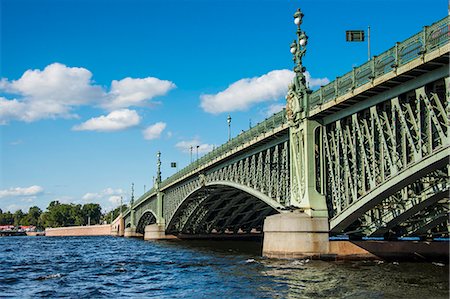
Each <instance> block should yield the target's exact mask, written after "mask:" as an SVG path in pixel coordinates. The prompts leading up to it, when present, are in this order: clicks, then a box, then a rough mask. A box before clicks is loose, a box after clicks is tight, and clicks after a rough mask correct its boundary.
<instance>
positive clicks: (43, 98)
mask: <svg viewBox="0 0 450 299" xmlns="http://www.w3.org/2000/svg"><path fill="white" fill-rule="evenodd" d="M0 90H3V91H5V92H7V93H10V94H13V95H17V96H18V97H17V98H14V99H12V100H7V99H6V98H4V97H2V98H0V111H1V112H0V123H6V122H7V121H8V120H11V119H16V120H20V121H25V122H32V121H36V120H39V119H45V118H72V117H75V115H74V114H72V113H71V110H72V107H74V106H79V105H86V104H89V103H92V102H95V100H97V99H101V98H103V97H104V96H105V93H104V91H103V90H102V88H101V87H100V86H96V85H93V84H92V73H91V72H90V71H88V70H87V69H84V68H78V67H67V66H65V65H63V64H60V63H53V64H50V65H48V66H47V67H45V68H44V70H42V71H41V70H27V71H26V72H25V73H24V74H23V75H22V77H21V78H20V79H18V80H13V81H8V80H7V79H5V78H3V79H2V80H1V84H0Z"/></svg>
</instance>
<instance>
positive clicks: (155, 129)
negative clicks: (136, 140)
mask: <svg viewBox="0 0 450 299" xmlns="http://www.w3.org/2000/svg"><path fill="white" fill-rule="evenodd" d="M166 126H167V124H166V123H164V122H157V123H156V124H153V125H151V126H149V127H147V128H146V129H145V130H144V131H142V134H143V135H144V139H146V140H153V139H158V138H159V137H161V133H162V132H163V131H164V129H165V128H166Z"/></svg>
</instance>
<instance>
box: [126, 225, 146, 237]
mask: <svg viewBox="0 0 450 299" xmlns="http://www.w3.org/2000/svg"><path fill="white" fill-rule="evenodd" d="M124 237H125V238H142V237H143V236H142V234H141V233H138V232H136V227H127V228H126V229H125V233H124Z"/></svg>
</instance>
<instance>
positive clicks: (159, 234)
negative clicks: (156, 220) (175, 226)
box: [144, 224, 176, 240]
mask: <svg viewBox="0 0 450 299" xmlns="http://www.w3.org/2000/svg"><path fill="white" fill-rule="evenodd" d="M168 239H176V237H175V236H173V235H166V230H165V228H164V224H151V225H147V226H146V227H145V233H144V240H168Z"/></svg>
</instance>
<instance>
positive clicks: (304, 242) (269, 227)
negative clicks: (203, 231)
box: [263, 212, 329, 258]
mask: <svg viewBox="0 0 450 299" xmlns="http://www.w3.org/2000/svg"><path fill="white" fill-rule="evenodd" d="M263 230H264V242H263V256H266V257H269V258H306V257H308V258H320V257H321V256H323V255H326V254H328V253H329V240H328V231H329V229H328V219H327V218H323V217H310V216H309V215H307V214H305V213H301V212H292V213H282V214H276V215H273V216H269V217H267V218H266V219H265V220H264V228H263Z"/></svg>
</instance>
